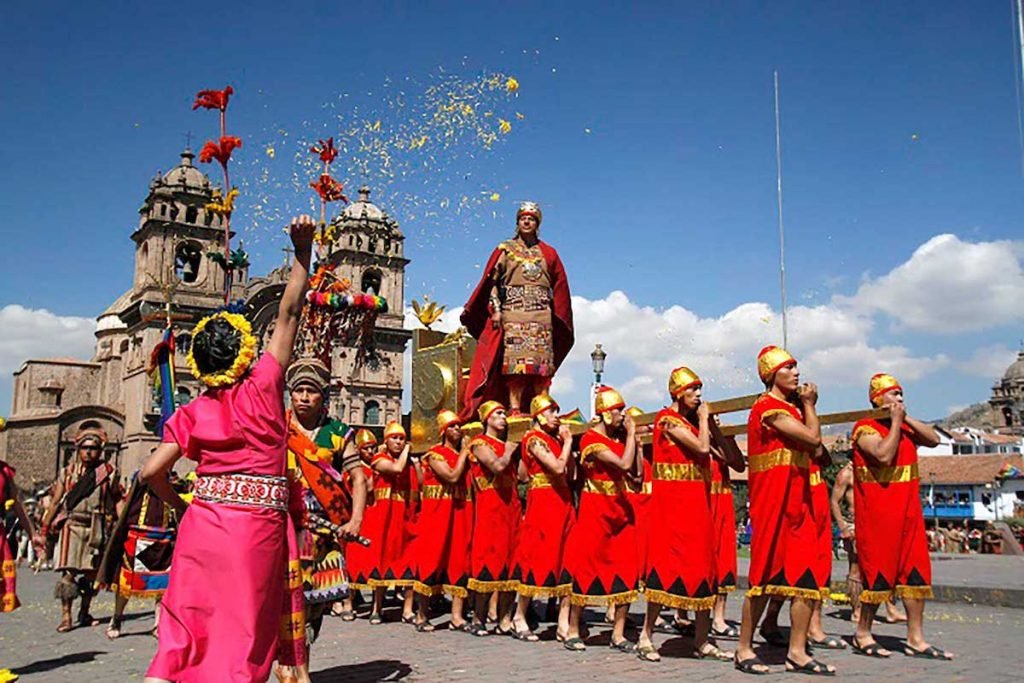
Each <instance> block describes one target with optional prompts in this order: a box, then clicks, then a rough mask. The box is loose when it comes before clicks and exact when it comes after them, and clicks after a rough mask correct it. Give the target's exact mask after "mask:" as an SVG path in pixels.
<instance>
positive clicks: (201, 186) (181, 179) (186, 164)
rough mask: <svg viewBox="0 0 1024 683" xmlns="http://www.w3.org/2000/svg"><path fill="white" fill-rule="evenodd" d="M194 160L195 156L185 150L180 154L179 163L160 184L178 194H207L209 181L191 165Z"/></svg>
mask: <svg viewBox="0 0 1024 683" xmlns="http://www.w3.org/2000/svg"><path fill="white" fill-rule="evenodd" d="M194 158H195V154H193V153H192V150H191V149H185V151H184V152H182V153H181V162H180V163H179V164H178V165H177V166H175V167H174V168H172V169H171V170H170V171H168V172H167V173H165V174H164V175H163V177H162V178H161V179H160V184H162V185H165V186H167V187H169V188H171V189H174V190H177V191H179V192H180V191H184V192H201V193H204V194H205V193H208V192H209V191H210V179H209V178H208V177H207V176H206V174H205V173H203V172H202V171H200V170H199V169H198V168H196V167H195V166H194V165H193V164H192V160H193V159H194Z"/></svg>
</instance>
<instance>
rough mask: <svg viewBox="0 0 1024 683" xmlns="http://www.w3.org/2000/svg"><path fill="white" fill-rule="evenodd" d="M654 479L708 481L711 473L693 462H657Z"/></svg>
mask: <svg viewBox="0 0 1024 683" xmlns="http://www.w3.org/2000/svg"><path fill="white" fill-rule="evenodd" d="M654 478H655V479H656V480H657V481H707V480H709V479H710V478H711V472H709V471H708V470H706V469H704V468H703V467H701V466H699V465H696V464H694V463H692V462H656V463H654Z"/></svg>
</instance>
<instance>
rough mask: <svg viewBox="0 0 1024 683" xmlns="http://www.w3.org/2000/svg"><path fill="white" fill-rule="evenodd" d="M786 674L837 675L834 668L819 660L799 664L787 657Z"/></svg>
mask: <svg viewBox="0 0 1024 683" xmlns="http://www.w3.org/2000/svg"><path fill="white" fill-rule="evenodd" d="M786 672H787V673H793V674H808V675H809V676H835V675H836V670H835V669H834V668H833V667H831V666H829V665H828V664H824V663H822V662H819V661H818V660H817V659H811V660H810V661H808V662H807V663H806V664H797V663H796V662H794V661H793V660H792V659H790V658H789V657H786Z"/></svg>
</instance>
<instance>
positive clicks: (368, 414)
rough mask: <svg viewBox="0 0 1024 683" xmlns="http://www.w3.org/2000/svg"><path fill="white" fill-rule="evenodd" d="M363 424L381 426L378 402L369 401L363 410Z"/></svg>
mask: <svg viewBox="0 0 1024 683" xmlns="http://www.w3.org/2000/svg"><path fill="white" fill-rule="evenodd" d="M363 424H368V425H379V424H380V404H379V403H377V402H376V401H367V402H366V407H364V408H363Z"/></svg>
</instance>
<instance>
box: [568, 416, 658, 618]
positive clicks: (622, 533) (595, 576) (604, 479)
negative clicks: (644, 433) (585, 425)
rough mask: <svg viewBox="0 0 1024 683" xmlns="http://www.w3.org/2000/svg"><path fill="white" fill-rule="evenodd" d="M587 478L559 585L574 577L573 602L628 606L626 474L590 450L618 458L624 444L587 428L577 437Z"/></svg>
mask: <svg viewBox="0 0 1024 683" xmlns="http://www.w3.org/2000/svg"><path fill="white" fill-rule="evenodd" d="M580 448H581V449H582V452H581V454H580V465H581V466H582V468H583V475H584V477H585V481H584V483H583V491H582V493H580V503H579V511H578V512H577V515H576V522H575V524H573V526H572V530H571V531H570V532H569V539H568V541H567V542H566V549H565V563H564V569H563V572H562V576H563V578H562V580H561V583H565V582H567V581H572V598H571V599H572V603H573V604H574V605H608V604H616V605H618V604H626V603H629V602H633V601H634V600H636V597H637V590H636V588H637V579H638V569H639V563H638V562H637V558H636V518H635V516H634V514H633V506H632V505H630V503H629V495H628V493H627V490H626V488H627V487H626V472H625V471H623V470H621V469H619V468H617V467H611V466H609V465H606V464H605V463H603V462H601V461H600V460H598V459H597V458H596V457H595V456H594V453H595V452H597V451H601V450H609V451H611V452H612V453H614V454H615V455H616V456H618V457H620V458H621V457H622V456H623V455H624V453H625V450H626V447H625V444H623V443H621V442H619V441H614V440H612V439H609V438H608V437H607V436H605V435H603V434H601V433H600V432H597V431H595V430H594V429H590V430H588V431H587V432H586V433H585V434H584V435H583V438H582V440H581V441H580Z"/></svg>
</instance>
